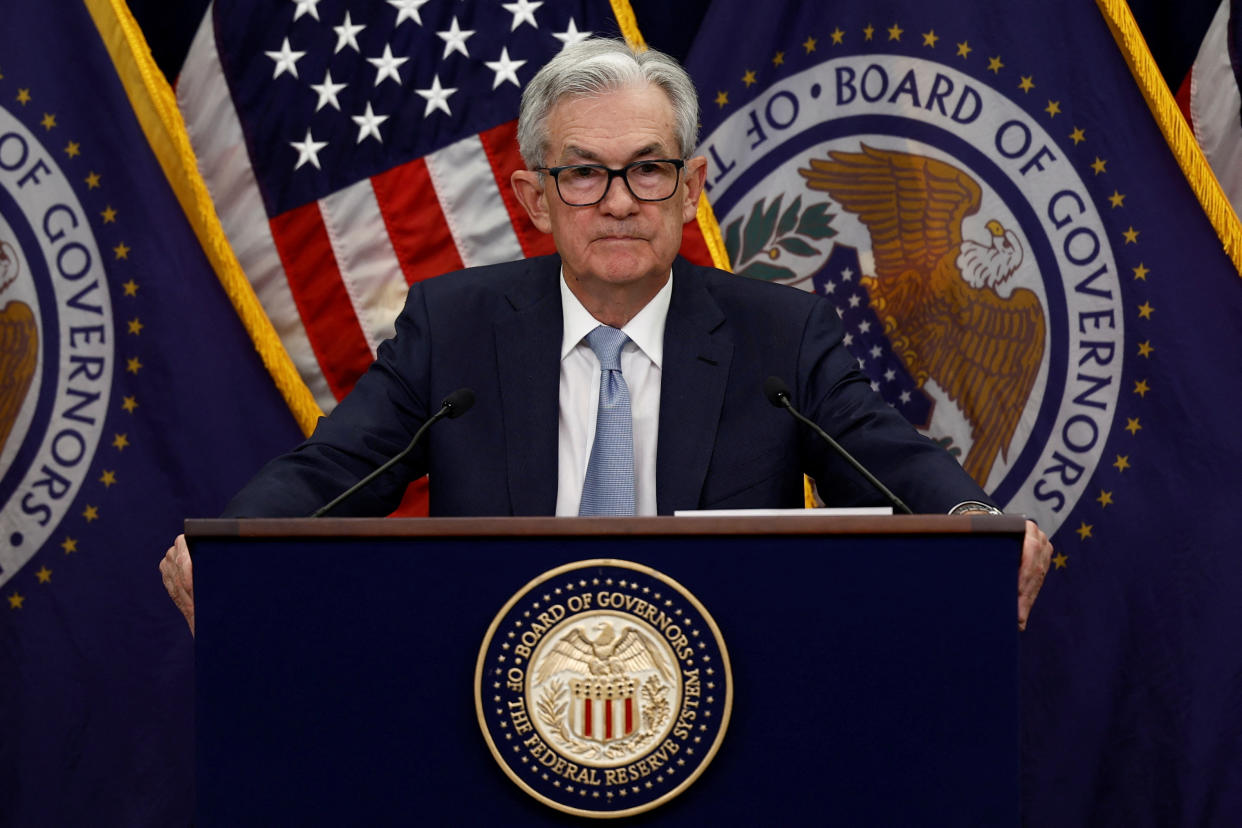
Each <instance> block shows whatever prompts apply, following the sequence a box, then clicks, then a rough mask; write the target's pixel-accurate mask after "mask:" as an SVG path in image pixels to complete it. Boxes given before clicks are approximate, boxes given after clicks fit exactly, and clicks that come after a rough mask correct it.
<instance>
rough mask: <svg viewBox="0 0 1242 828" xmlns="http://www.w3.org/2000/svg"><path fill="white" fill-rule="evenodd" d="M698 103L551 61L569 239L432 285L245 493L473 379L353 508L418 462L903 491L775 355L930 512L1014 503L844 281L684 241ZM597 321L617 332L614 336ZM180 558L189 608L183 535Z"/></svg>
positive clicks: (315, 462) (858, 501)
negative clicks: (953, 432)
mask: <svg viewBox="0 0 1242 828" xmlns="http://www.w3.org/2000/svg"><path fill="white" fill-rule="evenodd" d="M697 118H698V112H697V102H696V96H695V93H694V89H693V86H692V85H691V84H690V81H689V78H688V77H687V76H686V74H685V72H684V71H683V70H682V69H681V68H680V67H679V66H678V65H677V64H676V63H675V62H674V61H672V60H671V59H669V58H668V57H667V56H664V55H661V54H660V53H658V52H645V53H635V52H632V51H631V50H630V49H629V47H627V46H625V45H624V44H621V43H617V42H613V41H588V42H587V43H584V44H579V45H578V46H576V47H570V48H567V49H566V50H565V51H564V52H562V53H561V55H559V56H558V57H557V58H555V59H554V60H553V61H551V62H550V63H549V64H548V65H547V66H546V67H545V68H544V69H543V70H541V71H540V72H539V74H538V75H536V77H535V78H534V79H533V80H532V81H531V83H530V84H529V85H528V87H527V89H526V90H525V92H524V94H523V99H522V113H521V117H520V118H519V126H518V138H519V143H520V144H521V149H522V155H523V158H524V159H525V161H526V163H527V165H528V167H529V169H527V170H522V171H519V172H516V173H514V175H513V182H512V183H513V187H514V191H515V193H516V195H517V197H518V199H519V200H520V202H521V203H522V204H523V206H524V207H525V208H526V210H527V212H528V213H529V214H530V216H531V218H532V220H533V221H534V223H535V225H536V227H538V228H539V229H540V230H542V231H544V232H548V233H551V234H552V236H553V239H554V240H555V242H556V247H557V250H558V255H557V256H551V257H545V258H541V259H533V260H527V261H521V262H513V263H508V264H503V265H495V266H492V267H487V268H477V269H472V270H466V271H461V272H459V273H454V274H448V275H446V276H442V277H438V278H436V279H433V280H430V281H427V282H423V283H419V284H417V285H415V286H414V287H413V288H412V289H411V291H410V294H409V297H408V300H407V302H406V306H405V309H404V310H403V311H402V313H401V315H400V317H399V318H398V320H397V323H396V335H395V337H394V338H393V339H392V340H389V341H387V342H385V343H384V344H383V345H381V347H380V349H379V353H378V357H377V359H376V362H375V364H374V365H373V366H372V367H371V369H370V370H369V371H368V372H367V374H366V375H365V376H364V377H363V378H362V379H361V380H360V381H359V383H358V385H357V386H356V388H355V389H354V391H353V392H351V394H350V395H349V396H348V397H347V398H346V399H345V400H343V401H342V402H341V403H340V405H339V406H337V408H336V409H335V410H334V411H333V412H332V414H331V415H330V416H329V417H327V418H325V419H323V420H321V421H320V423H319V425H318V427H317V428H316V430H315V433H314V434H313V435H312V436H311V437H310V439H308V440H307V441H306V443H304V444H303V445H302V446H300V447H299V448H298V449H296V450H295V451H293V452H291V453H290V454H288V455H285V456H283V457H280V458H277V459H276V460H274V461H273V462H272V463H270V464H269V465H268V466H267V467H265V469H264V470H263V471H262V472H260V474H259V475H258V476H257V477H256V478H255V480H253V481H252V482H251V483H250V484H248V485H247V486H246V487H245V488H244V489H243V490H242V491H241V492H240V493H239V494H238V495H237V497H236V498H234V500H233V502H232V503H231V504H230V505H229V508H228V512H227V514H228V515H232V516H239V515H247V516H285V515H306V514H309V513H310V512H312V511H314V510H315V509H316V508H318V507H319V506H321V505H322V504H323V503H325V502H327V501H329V500H331V499H332V498H333V497H334V496H335V495H336V494H338V493H339V492H340V491H342V490H343V489H345V488H347V487H348V486H349V485H351V484H352V483H354V482H355V481H356V480H358V479H360V478H361V477H363V476H365V475H366V474H367V473H369V472H370V471H371V470H373V469H374V468H376V467H378V466H379V465H380V464H382V463H383V462H384V461H385V460H387V459H388V458H389V457H391V456H393V455H395V454H397V453H398V452H399V451H400V450H401V449H402V448H403V447H404V446H405V445H406V443H407V442H408V441H409V439H410V437H411V436H412V434H413V432H414V430H416V429H417V428H418V427H419V425H421V424H422V423H423V422H424V421H425V420H426V419H427V418H428V417H429V416H430V415H431V414H432V413H433V412H434V411H435V410H436V409H437V408H438V407H439V403H440V400H442V399H443V398H444V397H445V396H446V395H447V394H448V393H450V392H451V391H453V390H454V389H456V388H458V387H462V386H465V387H470V388H472V389H473V390H474V392H475V394H476V397H477V402H476V407H475V410H473V411H472V412H471V413H470V415H469V416H467V417H464V418H461V419H458V420H454V421H453V422H451V423H446V424H443V425H440V426H437V427H436V428H434V429H432V430H431V431H429V432H428V434H427V438H426V441H425V442H424V443H423V444H422V445H421V446H420V447H419V448H418V449H417V450H416V451H415V452H414V453H412V454H411V455H410V456H409V457H408V458H406V459H405V460H404V461H403V462H402V463H401V464H399V465H398V466H396V467H394V469H393V470H391V471H390V472H388V473H386V474H385V475H383V476H381V477H380V478H377V479H376V480H375V481H373V482H372V483H371V484H370V485H369V486H368V487H367V488H366V489H365V490H363V491H360V492H359V493H358V494H357V495H356V496H355V497H353V498H352V499H351V500H349V501H347V502H346V503H344V504H342V505H341V507H339V510H338V511H335V512H334V514H342V515H344V514H370V515H383V514H387V513H388V512H390V511H391V510H392V509H393V508H394V507H395V506H396V505H397V503H398V502H399V500H400V497H401V493H402V492H403V491H404V489H405V486H406V484H407V483H408V481H409V480H411V479H413V478H415V477H418V476H420V475H421V474H423V473H427V474H429V479H430V507H431V513H432V514H433V515H497V514H502V515H503V514H513V515H539V514H545V515H546V514H566V515H573V514H599V513H622V514H657V513H659V514H668V513H671V512H673V511H675V510H679V509H713V508H715V509H720V508H746V507H780V506H785V507H792V506H797V505H799V504H800V503H801V502H802V482H801V481H802V475H803V473H806V474H808V475H810V476H811V477H812V478H814V480H815V481H816V483H817V485H818V489H819V492H820V494H821V495H822V496H823V498H824V500H825V502H827V503H828V505H832V506H841V505H864V504H882V503H884V502H885V501H884V500H883V498H882V497H881V496H880V495H879V494H878V493H877V492H876V491H875V489H874V487H872V486H870V485H868V484H867V483H866V482H865V481H864V480H863V479H862V478H861V477H859V476H858V475H857V474H856V473H855V472H854V471H853V470H852V469H850V468H849V467H848V466H847V465H846V464H845V463H844V462H843V461H841V460H840V459H839V458H838V457H837V456H836V455H835V454H834V453H833V452H831V451H830V450H829V449H828V448H827V446H826V445H824V444H823V443H822V442H821V441H820V440H819V439H818V438H817V437H816V436H815V435H814V434H812V433H811V432H810V431H809V430H807V429H806V428H804V427H802V426H800V425H798V424H797V423H796V422H795V421H794V420H793V419H792V418H790V417H789V416H788V415H787V414H786V413H785V412H782V411H779V410H777V409H776V408H774V407H772V406H771V405H769V403H768V401H767V399H766V398H765V396H764V394H763V391H762V384H763V381H764V379H765V377H768V376H770V375H777V376H780V377H783V378H785V379H786V380H787V381H788V382H789V385H790V387H791V392H792V402H793V404H794V405H795V406H796V407H797V408H799V409H800V410H802V411H804V412H805V413H806V414H807V415H808V416H810V417H811V418H812V419H814V420H815V421H816V422H817V423H819V424H820V425H821V427H823V428H824V429H825V430H826V431H827V432H828V433H829V434H832V435H834V437H835V438H836V439H837V440H838V441H840V442H841V443H842V444H843V445H844V446H845V447H846V448H847V449H848V450H849V451H851V452H852V453H853V454H854V455H855V456H856V457H858V458H859V459H860V460H861V462H862V463H863V465H864V466H866V467H868V468H869V469H871V470H872V471H873V472H874V473H875V474H876V476H877V477H879V478H880V479H881V480H882V481H884V482H885V483H886V484H887V485H888V486H889V487H890V488H891V489H893V490H894V491H895V492H896V494H897V495H898V496H899V497H901V498H902V499H904V500H906V501H907V502H908V503H909V504H910V505H911V506H912V507H913V509H914V510H915V511H919V512H929V513H936V512H938V513H946V512H951V511H959V512H960V511H995V507H993V506H992V505H991V504H990V503H989V501H988V499H987V496H986V495H985V494H984V492H983V491H982V490H980V489H979V487H978V486H977V485H976V484H975V483H974V482H973V481H972V480H971V479H970V478H969V476H968V475H966V473H965V472H964V471H963V470H962V469H961V467H960V466H959V465H958V464H957V462H956V461H955V460H954V459H953V458H951V457H950V456H949V455H948V454H946V453H945V452H944V451H943V450H942V449H940V448H939V447H938V446H936V445H934V444H932V443H931V442H930V441H928V440H926V439H925V438H923V437H922V436H921V435H919V434H918V433H917V432H916V431H915V430H914V429H913V428H912V427H911V426H910V425H909V424H908V423H906V422H905V420H904V419H902V418H901V416H900V415H899V414H897V413H896V412H895V411H893V410H892V409H891V408H890V407H889V406H888V405H887V404H885V403H884V402H883V400H882V399H881V398H880V397H879V396H878V395H877V394H875V393H874V392H873V390H872V389H871V387H870V382H869V380H868V379H867V378H866V377H865V376H864V375H863V374H861V373H860V372H859V371H858V370H857V362H856V361H855V360H854V358H853V357H852V356H851V355H850V354H849V352H848V351H847V350H846V348H845V346H844V344H843V341H842V337H843V333H844V332H843V330H842V326H841V324H840V322H839V320H838V317H837V314H836V312H835V310H834V309H833V308H832V306H831V305H830V304H829V303H828V302H826V301H824V300H823V299H821V298H819V297H816V296H813V295H811V294H807V293H805V292H802V291H798V290H794V289H790V288H786V287H781V286H775V285H771V284H766V283H759V282H755V281H751V280H747V279H742V278H739V277H736V276H732V275H730V274H728V273H725V272H723V271H718V270H714V269H711V268H702V267H697V266H694V265H692V264H690V263H688V262H686V261H684V260H682V259H679V258H677V250H678V249H679V247H680V244H681V233H682V227H683V225H684V224H685V223H686V222H688V221H690V220H692V219H693V218H694V216H695V211H696V206H697V203H698V199H699V194H700V192H701V191H702V188H703V184H704V181H705V178H706V159H704V158H702V157H696V158H687V155H688V154H689V152H690V151H691V150H692V149H693V148H694V146H695V132H696V130H697ZM597 334H603V335H604V338H605V339H612V340H613V341H614V344H615V348H614V350H613V352H612V353H611V355H610V356H608V355H605V351H602V350H598V348H599V347H600V346H599V344H598V342H597V339H596V335H597ZM617 348H619V351H617V350H616V349H617ZM608 363H611V367H610V366H609V364H608ZM601 369H602V371H603V374H602V376H601ZM609 383H612V384H611V385H610V384H609ZM607 389H612V390H607ZM621 402H623V404H624V408H623V409H617V408H616V407H615V406H616V405H618V404H620V403H621ZM618 410H621V411H623V412H624V413H623V416H620V417H618V416H617V411H618ZM618 428H620V429H621V431H622V432H623V436H619V435H618V432H617V429H618ZM617 445H623V446H624V451H623V452H620V453H618V452H617V451H615V450H614V449H615V447H616V446H617ZM601 446H605V447H606V449H601V448H600V447H601ZM618 456H620V457H621V458H622V460H621V461H620V462H619V461H618V460H617V457H618ZM618 481H620V482H618ZM601 492H603V494H601ZM599 503H604V504H606V505H605V506H604V507H602V508H601V507H599V505H598V504H599ZM1050 559H1051V546H1050V544H1049V543H1048V539H1047V537H1046V536H1045V535H1044V533H1043V532H1041V531H1040V530H1039V529H1038V528H1037V527H1036V526H1035V525H1034V524H1033V523H1030V522H1028V532H1027V538H1026V543H1025V547H1024V551H1023V560H1022V564H1021V566H1020V572H1019V590H1018V592H1019V597H1018V619H1019V625H1024V624H1025V622H1026V617H1027V614H1028V612H1029V610H1030V605H1031V602H1032V601H1033V600H1034V597H1035V594H1036V593H1037V592H1038V589H1039V586H1040V584H1041V583H1042V579H1043V575H1044V573H1046V571H1047V568H1048V565H1049V562H1050ZM161 569H162V571H163V573H164V579H165V584H166V586H167V587H168V589H169V592H170V594H171V595H172V596H173V599H174V600H175V601H176V602H177V604H178V606H179V607H181V608H182V611H183V612H184V613H185V614H186V617H187V620H189V621H190V623H191V627H192V626H193V593H192V582H191V579H190V569H189V556H188V553H187V552H186V550H185V546H184V541H183V540H182V539H178V542H177V543H176V544H174V546H173V548H172V549H170V550H169V552H168V554H167V555H166V556H165V559H164V561H163V563H162V564H161Z"/></svg>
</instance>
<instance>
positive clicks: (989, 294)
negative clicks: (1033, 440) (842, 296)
mask: <svg viewBox="0 0 1242 828" xmlns="http://www.w3.org/2000/svg"><path fill="white" fill-rule="evenodd" d="M861 149H862V152H842V151H837V150H832V151H829V153H828V158H813V159H810V161H809V168H802V169H799V170H798V172H799V173H800V174H801V175H802V176H803V178H805V179H806V186H807V187H808V188H809V189H811V190H817V191H821V192H825V193H827V194H828V195H829V196H830V197H831V198H832V199H833V200H834V201H836V202H837V203H838V204H840V205H841V207H842V209H844V210H846V211H848V212H850V213H853V214H855V215H856V216H858V218H859V220H860V221H861V222H862V223H863V225H864V226H866V228H867V230H868V232H869V233H870V235H871V249H872V253H873V255H874V258H875V274H874V276H867V277H865V278H864V279H862V283H863V285H864V286H865V288H866V290H867V293H868V295H869V297H870V300H871V305H872V307H873V308H874V310H875V312H876V315H877V316H878V317H879V319H880V320H881V322H882V323H883V325H884V332H885V334H886V335H887V336H888V338H889V340H890V342H891V343H892V347H893V351H894V353H896V354H897V355H898V356H899V357H900V358H901V359H902V361H903V362H904V363H905V365H906V368H907V370H908V371H909V372H910V375H911V376H912V377H913V378H914V381H915V383H916V385H918V386H919V387H922V386H923V385H924V383H926V382H927V380H928V379H932V380H934V381H935V382H936V383H937V384H938V385H939V386H940V387H941V388H943V389H944V391H945V393H946V394H947V395H948V396H949V398H950V399H951V400H953V401H954V402H955V403H956V404H957V405H958V407H959V408H960V409H961V410H962V413H963V415H964V416H965V417H966V419H967V421H968V423H969V424H970V429H971V440H972V443H971V447H970V449H969V451H968V452H967V454H966V457H965V458H964V459H963V461H962V466H963V467H964V468H965V469H966V471H967V472H968V473H969V474H970V475H971V477H973V478H974V479H975V481H976V482H978V483H979V484H980V485H985V484H986V483H987V480H988V476H989V474H990V473H991V470H992V466H993V464H994V463H995V462H996V458H997V456H998V455H1000V456H1001V457H1002V458H1006V459H1007V458H1008V449H1009V445H1010V442H1011V440H1012V439H1013V436H1014V432H1015V431H1016V430H1017V427H1018V422H1019V419H1020V417H1021V414H1022V410H1023V408H1024V407H1025V405H1026V402H1027V399H1028V398H1029V397H1030V394H1031V389H1032V388H1033V387H1034V385H1035V380H1036V376H1037V374H1038V372H1039V366H1040V363H1041V361H1042V359H1043V352H1044V328H1045V323H1044V312H1043V308H1042V306H1041V305H1040V301H1039V297H1038V296H1036V294H1035V293H1034V292H1033V291H1031V290H1028V289H1026V288H1014V289H1013V290H1012V291H1011V292H1010V294H1009V296H1007V297H1005V296H1001V294H1000V293H999V292H998V291H997V288H998V287H999V286H1001V285H1003V284H1004V283H1005V282H1006V281H1007V280H1008V279H1009V278H1010V277H1011V276H1012V275H1013V274H1014V273H1015V272H1016V271H1017V269H1018V267H1019V266H1020V265H1021V264H1022V258H1023V250H1022V245H1021V242H1020V241H1019V239H1018V236H1017V234H1016V233H1014V232H1013V231H1012V230H1007V229H1006V228H1005V227H1004V226H1002V225H1001V223H1000V222H998V221H996V220H995V219H993V220H990V221H988V222H987V223H986V225H985V226H986V228H987V231H988V235H989V237H988V238H987V239H986V240H983V241H977V240H973V239H968V238H963V234H962V223H963V220H964V219H966V217H968V216H972V215H974V214H976V213H977V212H978V211H979V205H980V198H981V190H980V188H979V184H978V183H977V182H976V181H975V180H974V179H973V178H971V177H970V176H969V175H968V174H966V173H965V172H963V171H962V170H960V169H958V168H957V167H954V166H953V165H952V164H949V163H946V162H944V161H940V160H938V159H935V158H930V157H927V156H923V155H916V154H913V153H907V152H898V151H892V150H882V149H875V148H872V147H869V146H867V145H865V144H863V145H861Z"/></svg>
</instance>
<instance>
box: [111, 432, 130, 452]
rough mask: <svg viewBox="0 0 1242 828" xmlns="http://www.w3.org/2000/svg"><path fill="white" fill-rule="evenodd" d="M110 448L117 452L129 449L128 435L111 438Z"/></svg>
mask: <svg viewBox="0 0 1242 828" xmlns="http://www.w3.org/2000/svg"><path fill="white" fill-rule="evenodd" d="M112 447H113V448H114V449H116V450H117V451H124V450H125V449H126V448H128V447H129V435H128V434H117V435H116V436H115V437H113V438H112Z"/></svg>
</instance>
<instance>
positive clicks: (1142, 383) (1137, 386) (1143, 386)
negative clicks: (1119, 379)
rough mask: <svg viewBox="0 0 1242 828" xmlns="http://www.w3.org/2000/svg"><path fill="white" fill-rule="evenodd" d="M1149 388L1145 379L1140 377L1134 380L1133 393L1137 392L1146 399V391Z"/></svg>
mask: <svg viewBox="0 0 1242 828" xmlns="http://www.w3.org/2000/svg"><path fill="white" fill-rule="evenodd" d="M1150 390H1151V386H1150V385H1148V384H1147V380H1145V379H1141V380H1135V381H1134V393H1135V394H1138V395H1139V396H1140V397H1143V398H1144V399H1146V397H1147V392H1148V391H1150Z"/></svg>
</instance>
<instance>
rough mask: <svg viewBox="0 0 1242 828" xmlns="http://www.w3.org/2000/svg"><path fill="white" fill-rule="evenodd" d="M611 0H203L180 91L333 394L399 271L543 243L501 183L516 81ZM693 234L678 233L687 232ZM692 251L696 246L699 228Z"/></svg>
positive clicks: (289, 332)
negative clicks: (205, 5)
mask: <svg viewBox="0 0 1242 828" xmlns="http://www.w3.org/2000/svg"><path fill="white" fill-rule="evenodd" d="M591 35H596V36H600V35H604V36H610V37H618V36H619V29H618V24H617V22H616V20H615V18H614V17H613V13H612V6H611V5H610V4H609V2H608V0H478V1H477V2H476V0H387V1H386V2H381V0H359V1H358V2H354V1H353V0H281V2H276V0H269V1H268V2H262V3H253V2H250V1H249V0H216V2H214V3H213V4H212V6H211V7H210V8H209V9H208V11H207V14H206V15H205V16H204V19H203V21H202V24H201V25H200V27H199V30H198V33H197V35H196V37H195V39H194V42H193V45H192V47H191V49H190V52H189V55H188V56H187V59H186V62H185V65H184V67H183V69H182V72H181V75H180V78H179V80H178V88H177V100H178V105H179V107H180V109H181V111H182V114H183V116H184V118H185V120H186V124H187V127H188V130H189V133H190V137H191V142H192V144H193V147H194V151H195V154H196V155H197V157H198V161H199V167H200V169H201V170H202V172H203V176H204V178H205V179H206V181H207V185H208V188H209V190H210V192H211V194H212V198H213V200H214V202H215V204H216V208H217V211H218V212H219V214H220V218H221V221H222V223H223V226H224V229H225V233H226V235H227V237H228V240H229V242H230V244H231V245H232V247H233V248H234V250H235V252H236V253H237V257H238V259H239V261H240V263H241V266H242V268H243V269H244V271H245V272H246V274H247V277H248V278H249V280H250V282H251V284H252V285H253V286H254V288H255V292H256V294H257V295H258V297H259V300H260V302H261V304H262V305H263V308H264V310H265V311H266V312H267V314H268V316H269V318H270V319H271V321H272V323H273V325H274V327H275V329H276V331H277V333H278V334H279V336H280V338H281V340H282V342H283V343H284V346H285V349H286V350H287V351H288V352H289V354H290V356H291V357H292V359H293V361H294V364H295V365H296V366H297V369H298V372H299V374H300V375H301V376H302V377H303V379H304V380H305V381H306V383H307V386H308V387H309V389H310V390H311V392H312V394H313V395H314V398H315V400H316V401H317V402H318V403H319V406H320V407H321V408H322V409H324V410H325V411H328V410H330V409H331V408H332V407H333V406H334V405H335V403H336V401H337V400H339V399H340V398H341V397H343V396H344V395H345V394H346V393H348V391H349V390H350V388H352V387H353V384H354V382H355V381H356V379H357V378H358V376H359V375H360V374H361V373H362V372H363V371H364V370H365V369H366V367H367V365H368V364H370V362H371V360H372V359H373V357H374V353H375V349H376V347H377V346H378V345H379V343H380V342H381V341H383V340H384V339H385V338H386V337H388V336H391V335H392V332H393V320H394V319H395V317H396V315H397V313H398V312H399V311H400V309H401V307H402V304H403V302H404V299H405V294H406V290H407V287H408V285H409V284H411V283H413V282H414V281H417V280H420V279H426V278H429V277H432V276H436V275H438V274H441V273H445V272H447V271H451V270H454V269H457V268H461V267H469V266H474V265H482V264H490V263H493V262H499V261H509V260H513V259H518V258H522V257H523V256H532V255H540V254H544V253H550V252H552V251H553V246H552V240H551V237H550V236H546V235H544V234H541V233H539V232H538V231H537V230H536V229H535V228H534V227H533V226H532V225H531V224H530V222H529V219H528V218H527V216H526V214H525V213H524V212H523V210H522V208H521V206H520V205H519V204H518V203H517V201H516V200H515V199H514V197H513V195H512V193H511V190H510V187H509V176H510V173H511V172H512V171H513V170H515V169H518V168H520V167H522V166H523V165H522V162H521V159H520V156H519V154H518V150H517V142H516V117H517V111H518V103H519V99H520V96H521V91H522V88H523V86H524V84H525V83H527V82H528V81H529V80H530V78H531V77H532V76H533V75H534V74H535V72H536V71H538V69H539V67H540V66H542V65H543V63H545V62H546V61H547V60H548V59H550V58H551V57H552V56H554V55H555V54H556V53H557V52H558V51H559V50H560V49H562V48H564V46H566V45H567V44H571V43H574V42H577V41H579V40H582V39H584V38H587V37H589V36H591ZM688 235H689V234H688ZM689 244H690V243H688V248H687V249H688V250H690V249H693V250H694V253H695V258H696V259H697V260H700V261H703V260H704V258H705V255H706V248H705V247H703V243H702V239H701V236H699V237H698V238H697V245H698V247H697V248H691V247H689Z"/></svg>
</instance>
